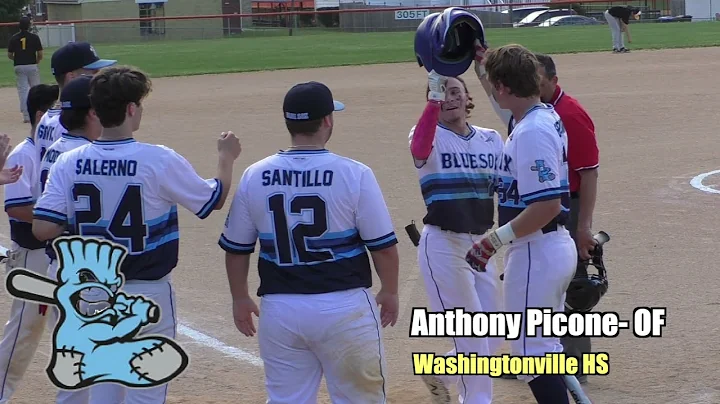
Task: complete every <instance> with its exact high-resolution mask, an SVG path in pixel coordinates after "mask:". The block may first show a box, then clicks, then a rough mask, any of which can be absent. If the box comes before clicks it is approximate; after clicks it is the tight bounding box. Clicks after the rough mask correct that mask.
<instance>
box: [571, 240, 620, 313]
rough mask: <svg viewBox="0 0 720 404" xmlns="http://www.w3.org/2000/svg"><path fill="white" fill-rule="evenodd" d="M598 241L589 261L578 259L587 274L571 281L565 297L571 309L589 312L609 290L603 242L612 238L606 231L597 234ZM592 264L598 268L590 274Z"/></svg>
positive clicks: (579, 264)
mask: <svg viewBox="0 0 720 404" xmlns="http://www.w3.org/2000/svg"><path fill="white" fill-rule="evenodd" d="M595 240H597V241H598V243H597V245H596V246H595V250H594V251H593V253H592V257H591V258H590V260H588V261H578V266H584V269H585V271H583V272H585V273H586V274H587V275H585V276H576V277H575V278H573V280H572V281H570V286H569V287H568V289H567V293H566V295H565V296H566V297H565V307H566V308H567V309H569V310H571V311H578V312H587V311H590V310H592V309H593V308H595V306H596V305H597V304H598V302H600V299H601V298H602V297H603V296H604V295H605V293H606V292H607V290H608V279H607V272H606V271H605V263H604V262H603V247H602V246H603V244H604V243H605V242H606V241H608V240H610V236H608V235H607V233H605V232H604V231H601V232H599V233H598V234H596V235H595ZM590 265H592V266H594V267H595V268H597V270H598V273H597V274H588V273H587V269H588V267H589V266H590Z"/></svg>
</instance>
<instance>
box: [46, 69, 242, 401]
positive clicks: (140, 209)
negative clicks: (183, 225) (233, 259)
mask: <svg viewBox="0 0 720 404" xmlns="http://www.w3.org/2000/svg"><path fill="white" fill-rule="evenodd" d="M150 89H151V82H150V79H149V78H148V77H147V75H145V74H144V73H143V72H141V71H139V70H137V69H133V68H129V67H109V68H106V69H103V70H101V71H100V72H98V73H97V74H96V75H95V76H94V77H93V79H92V81H91V83H90V100H91V104H92V108H93V111H94V114H95V115H97V118H98V119H99V120H100V123H101V125H102V127H103V131H102V136H100V138H98V139H97V140H96V141H95V142H93V143H89V144H87V145H84V146H80V147H78V148H76V149H74V150H71V151H67V152H65V153H63V154H61V155H60V156H59V157H58V158H57V160H56V161H55V164H54V165H53V166H52V167H51V168H50V174H49V176H48V178H47V182H46V183H45V190H44V192H43V194H42V196H41V197H40V199H39V200H38V202H37V204H36V206H35V210H34V221H33V234H35V236H36V237H37V238H38V239H40V240H42V241H46V240H51V239H53V238H55V237H58V236H60V235H61V234H62V232H63V230H64V229H65V226H67V230H68V232H69V233H70V234H71V235H81V236H91V237H99V238H104V239H108V240H112V241H113V242H116V243H118V244H122V245H124V246H126V247H127V249H128V256H127V257H126V258H125V260H124V261H123V263H122V266H121V268H120V270H121V271H122V273H123V275H124V278H125V284H124V285H123V290H124V291H125V292H126V293H128V294H139V295H143V296H145V297H146V298H148V299H150V300H152V301H154V302H155V303H156V304H157V305H158V306H159V307H160V311H161V316H160V321H159V322H158V323H154V324H150V325H148V326H147V327H145V328H144V329H143V330H142V331H141V334H140V335H143V334H160V335H164V336H167V337H170V338H174V337H175V327H176V317H175V312H176V309H175V294H174V290H173V286H172V282H171V275H170V273H171V271H172V270H173V268H175V266H176V265H177V262H178V246H179V233H178V213H177V204H180V205H182V206H183V207H185V208H186V209H188V210H190V211H192V212H193V213H195V214H196V215H197V216H198V217H199V218H201V219H204V218H206V217H208V216H209V215H210V214H211V213H212V212H213V211H214V210H218V209H221V208H222V206H223V204H224V202H225V199H226V198H227V194H228V190H229V188H230V186H231V181H232V170H233V164H234V161H235V160H236V159H237V157H238V156H239V155H240V150H241V148H240V142H239V140H238V139H237V138H236V137H235V135H233V134H232V133H223V134H222V136H221V137H220V139H219V140H218V151H219V162H218V173H217V178H214V179H209V180H204V179H203V178H201V177H200V176H198V174H197V173H196V172H195V170H194V169H193V168H192V166H191V165H190V164H189V162H188V161H187V160H186V159H185V158H183V157H182V156H180V155H179V154H177V153H176V152H175V151H173V150H172V149H170V148H168V147H165V146H158V145H152V144H147V143H140V142H137V141H136V140H135V139H134V138H133V132H135V131H137V130H138V128H139V127H140V121H141V118H142V111H143V101H144V100H145V98H146V96H147V95H148V93H149V92H150ZM166 397H167V385H164V386H158V387H152V388H147V389H129V388H126V387H124V386H122V385H119V384H99V385H95V386H92V387H91V388H90V403H93V404H100V403H104V404H105V403H120V402H124V403H126V404H140V403H142V404H161V403H164V402H165V400H166ZM123 400H124V401H123Z"/></svg>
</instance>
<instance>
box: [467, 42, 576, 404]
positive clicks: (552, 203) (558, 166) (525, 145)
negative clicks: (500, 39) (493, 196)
mask: <svg viewBox="0 0 720 404" xmlns="http://www.w3.org/2000/svg"><path fill="white" fill-rule="evenodd" d="M484 62H485V69H486V71H487V78H488V81H489V83H490V86H491V89H492V94H493V97H494V98H495V100H496V101H497V103H498V105H499V106H500V108H503V109H509V110H510V111H511V112H512V114H513V117H514V119H515V122H516V123H515V126H514V127H513V129H512V132H511V133H510V135H509V136H508V139H507V141H506V143H505V148H504V151H503V160H502V162H501V166H500V169H499V178H498V182H497V184H496V187H497V191H496V192H497V194H498V218H499V223H498V225H499V226H500V227H499V228H498V229H497V230H495V231H492V232H490V233H489V234H488V235H486V236H484V237H482V239H481V240H480V241H478V242H477V243H475V244H474V245H473V246H472V249H470V251H468V254H467V261H468V263H470V265H471V266H472V267H473V268H476V269H477V270H483V268H484V267H485V265H486V264H487V262H488V260H489V259H490V258H491V257H492V256H493V255H494V254H495V253H496V252H497V251H498V250H499V249H500V248H501V247H502V246H508V247H507V250H506V251H505V259H504V262H505V275H504V282H503V296H504V303H505V311H506V312H514V313H525V311H526V309H527V308H547V307H551V308H553V309H554V310H555V311H557V312H562V311H564V303H565V291H566V290H567V288H568V285H569V284H570V281H571V280H572V277H573V275H574V273H575V266H576V264H577V254H578V253H577V249H576V248H575V242H574V241H573V239H572V238H571V237H570V232H569V231H568V230H566V229H565V226H564V224H565V223H566V221H567V218H568V212H569V207H570V192H569V187H568V162H567V147H568V140H567V134H566V132H565V128H564V126H563V123H562V120H561V119H560V116H558V114H557V113H556V112H555V111H554V109H553V107H552V105H548V104H543V103H542V102H541V101H540V75H539V73H538V66H539V62H538V60H537V58H536V57H535V55H534V54H533V53H532V52H530V51H529V50H527V49H526V48H524V47H522V46H520V45H507V46H503V47H500V48H497V49H490V50H488V51H487V52H486V53H485V57H484ZM524 328H525V324H524V320H523V329H524ZM542 335H543V334H542V330H537V334H536V336H535V337H528V336H526V335H525V334H521V335H520V338H518V339H517V340H512V341H510V347H511V352H512V354H513V355H518V356H520V355H521V356H544V355H545V354H547V353H561V352H562V351H563V347H562V344H561V343H560V339H559V338H556V337H543V336H542ZM518 378H519V379H522V380H525V381H526V382H528V385H529V386H530V389H531V390H532V393H533V395H534V396H535V398H536V400H537V402H538V403H539V404H563V403H565V404H567V403H568V394H567V389H568V387H567V386H566V385H565V381H564V378H563V376H560V375H541V376H537V375H536V376H525V375H520V376H518ZM575 382H577V381H576V380H575Z"/></svg>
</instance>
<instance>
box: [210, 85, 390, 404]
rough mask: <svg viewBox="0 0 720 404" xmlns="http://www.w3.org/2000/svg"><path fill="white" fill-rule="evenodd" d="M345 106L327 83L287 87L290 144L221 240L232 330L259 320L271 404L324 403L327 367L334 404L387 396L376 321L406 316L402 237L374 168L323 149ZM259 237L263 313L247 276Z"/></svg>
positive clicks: (377, 403) (371, 402)
mask: <svg viewBox="0 0 720 404" xmlns="http://www.w3.org/2000/svg"><path fill="white" fill-rule="evenodd" d="M343 109H344V105H342V104H341V103H339V102H336V101H334V100H333V96H332V93H331V91H330V89H329V88H328V87H327V86H325V85H324V84H322V83H318V82H309V83H301V84H298V85H296V86H294V87H292V88H291V89H290V90H289V91H288V93H287V95H286V96H285V101H284V104H283V113H284V115H285V122H286V126H287V129H288V131H289V132H290V137H291V142H292V146H290V147H288V149H287V150H285V151H280V152H279V153H277V154H275V155H272V156H269V157H267V158H265V159H263V160H260V161H258V162H256V163H255V164H253V165H251V166H250V167H248V168H247V170H245V172H244V173H243V176H242V178H241V179H240V184H239V185H238V188H237V191H236V193H235V197H234V199H233V202H232V206H231V207H230V212H229V214H228V216H227V220H226V221H225V227H224V230H223V232H222V235H221V236H220V240H219V244H220V247H221V248H222V249H223V250H225V251H226V255H225V263H226V264H225V265H226V268H227V275H228V281H229V284H230V291H231V293H232V298H233V317H234V319H235V326H236V327H237V328H238V330H240V332H242V333H243V334H245V335H246V336H253V335H255V332H256V329H255V325H254V323H253V318H252V314H253V313H254V314H255V315H256V316H259V317H260V318H259V327H258V329H257V332H258V336H259V345H260V356H261V357H262V359H263V362H264V364H265V387H266V390H267V394H268V401H267V402H268V403H269V404H299V403H315V402H317V393H318V389H319V387H320V382H321V379H322V376H323V374H324V375H325V380H326V382H327V387H328V392H329V393H330V397H331V400H332V401H333V402H343V403H363V404H384V403H385V402H386V377H387V368H386V363H385V357H384V348H383V343H382V336H381V329H380V327H381V326H382V327H386V326H387V325H389V324H390V325H393V326H394V325H395V322H396V321H397V316H398V305H399V304H398V267H399V263H398V252H397V246H396V244H397V238H396V237H395V232H394V230H393V224H392V221H391V218H390V214H389V212H388V208H387V206H386V205H385V201H384V198H383V195H382V191H381V190H380V186H379V185H378V183H377V180H376V179H375V175H374V174H373V171H372V170H371V169H370V168H369V167H367V166H366V165H364V164H362V163H359V162H357V161H354V160H351V159H349V158H347V157H342V156H339V155H337V154H335V153H331V152H330V151H328V150H327V149H326V148H325V145H326V143H327V141H328V140H329V139H330V135H331V133H332V131H333V122H334V115H333V112H334V111H341V110H343ZM258 239H260V256H259V260H258V270H259V272H260V288H259V289H258V291H257V295H258V296H260V297H261V309H260V310H258V307H257V306H256V304H255V302H254V301H253V299H252V298H251V297H250V294H249V291H248V283H247V277H248V271H249V269H250V268H249V267H250V254H252V253H253V251H254V250H255V243H256V242H257V240H258ZM366 249H367V250H369V251H370V256H368V254H367V252H366ZM370 257H372V260H373V263H374V264H375V269H376V270H377V273H378V276H379V278H380V282H381V284H382V286H381V289H380V291H379V292H378V294H377V296H375V298H374V299H373V297H372V293H371V292H370V290H369V288H370V287H371V286H372V270H371V267H370V259H369V258H370ZM378 306H379V307H380V310H378Z"/></svg>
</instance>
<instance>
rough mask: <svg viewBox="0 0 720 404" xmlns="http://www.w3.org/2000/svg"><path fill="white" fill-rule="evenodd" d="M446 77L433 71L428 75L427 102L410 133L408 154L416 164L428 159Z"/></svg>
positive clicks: (443, 100) (443, 95)
mask: <svg viewBox="0 0 720 404" xmlns="http://www.w3.org/2000/svg"><path fill="white" fill-rule="evenodd" d="M446 82H447V77H444V76H441V75H439V74H437V73H435V71H432V72H430V73H428V102H427V105H426V106H425V109H424V110H423V113H422V115H420V119H419V120H418V123H417V125H415V127H414V128H413V129H412V131H410V136H409V138H410V152H411V153H412V156H413V158H414V159H415V161H416V165H417V163H422V162H423V161H425V160H427V159H428V157H430V152H431V151H432V145H433V141H434V140H435V130H436V129H437V123H438V118H439V117H440V108H441V106H442V103H443V102H445V83H446Z"/></svg>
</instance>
